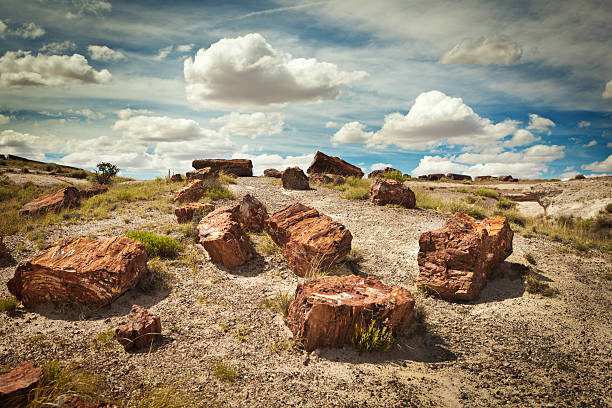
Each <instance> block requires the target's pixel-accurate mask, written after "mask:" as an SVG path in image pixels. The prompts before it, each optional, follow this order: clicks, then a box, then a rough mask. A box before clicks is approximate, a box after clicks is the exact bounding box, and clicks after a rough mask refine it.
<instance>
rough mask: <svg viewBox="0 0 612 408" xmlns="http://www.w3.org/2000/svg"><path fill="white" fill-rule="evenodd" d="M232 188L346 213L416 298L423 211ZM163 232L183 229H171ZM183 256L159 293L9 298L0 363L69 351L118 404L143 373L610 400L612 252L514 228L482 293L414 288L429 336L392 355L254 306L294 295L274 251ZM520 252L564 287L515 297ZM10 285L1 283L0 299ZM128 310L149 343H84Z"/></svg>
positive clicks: (102, 231)
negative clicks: (326, 344) (68, 307)
mask: <svg viewBox="0 0 612 408" xmlns="http://www.w3.org/2000/svg"><path fill="white" fill-rule="evenodd" d="M496 187H497V185H496ZM231 188H232V190H233V191H234V192H235V194H236V197H237V198H239V197H241V196H242V195H243V194H245V193H251V194H253V195H254V196H256V197H257V198H259V199H260V200H261V201H262V202H264V203H265V204H266V205H267V206H268V207H269V210H270V211H275V210H278V209H280V208H282V207H283V206H285V205H288V204H290V203H292V202H294V201H300V202H302V203H304V204H306V205H311V206H314V207H316V208H317V209H318V210H319V211H321V212H323V213H325V214H327V215H329V216H331V217H332V218H334V219H335V220H337V221H340V222H342V223H344V224H345V225H346V226H347V227H348V228H349V229H350V231H351V232H352V234H353V237H354V239H353V246H354V247H358V248H360V249H362V250H363V251H364V252H365V253H366V256H367V258H366V260H365V261H364V262H363V263H362V265H361V273H363V274H369V275H374V276H376V277H378V278H379V279H381V280H382V281H383V282H384V283H386V284H389V285H401V286H404V287H406V288H408V289H409V290H410V291H411V292H413V293H415V292H416V290H415V286H414V280H415V277H416V275H417V273H418V267H417V263H416V255H417V252H418V238H419V235H420V234H421V233H422V232H423V231H426V230H430V229H434V228H438V227H440V226H442V225H443V223H444V217H443V216H442V215H441V214H439V213H437V212H435V211H432V210H420V209H413V210H406V209H399V208H390V207H377V206H375V205H373V204H371V203H369V202H364V201H348V200H344V199H341V198H340V197H339V196H338V193H337V192H335V191H332V190H327V189H317V190H310V191H286V190H283V189H282V188H281V187H280V186H278V185H274V184H271V183H270V181H269V180H268V179H265V178H241V179H239V184H238V185H235V186H231ZM126 217H128V218H129V220H130V221H129V224H126V222H125V220H124V218H126ZM173 222H174V217H173V216H172V215H171V214H160V213H157V212H155V211H152V212H149V213H146V214H145V215H144V216H140V215H136V214H121V215H120V216H117V217H116V218H114V219H109V220H103V221H98V222H92V223H86V224H80V225H66V226H63V227H62V228H57V229H55V230H52V231H51V230H50V231H49V237H48V240H50V241H51V240H54V239H57V238H60V237H66V236H70V235H75V234H81V235H88V234H91V233H93V234H95V235H97V236H98V237H100V238H103V237H108V236H112V235H118V234H122V233H123V232H124V231H126V230H128V229H136V228H148V229H150V230H154V231H158V232H161V231H159V230H156V228H157V227H155V226H156V225H159V226H160V227H159V228H163V227H161V226H162V225H165V224H168V223H173ZM164 233H165V232H164ZM171 235H173V236H175V237H176V238H180V237H181V236H182V233H180V232H179V230H178V229H176V230H174V231H172V232H171ZM253 239H254V240H255V241H257V240H259V239H261V237H258V236H254V237H253ZM6 241H7V244H8V246H9V248H11V249H12V253H13V256H14V258H15V260H16V261H22V260H24V259H27V258H29V257H31V256H32V255H33V254H34V250H33V248H34V247H33V244H32V243H29V241H27V239H25V238H24V237H23V236H21V235H16V236H12V237H9V238H8V239H7V240H6ZM18 247H20V248H21V250H20V251H17V250H16V248H18ZM192 251H195V252H196V253H197V263H198V267H197V272H196V273H193V272H192V271H191V270H190V267H189V266H188V265H187V264H186V263H185V262H183V261H182V260H181V259H177V260H173V261H170V262H168V269H169V270H170V271H172V272H173V273H174V274H175V276H176V281H175V282H174V286H173V288H172V290H171V291H169V292H164V293H159V292H158V293H154V294H145V293H142V292H139V291H138V290H133V291H130V292H128V293H126V294H125V295H123V296H122V297H120V298H119V299H118V300H117V301H116V302H115V303H113V305H111V306H110V307H108V308H104V309H100V310H96V311H83V312H82V313H76V312H73V311H55V310H51V309H44V308H43V309H38V310H26V309H24V308H23V307H20V308H19V309H18V311H17V313H16V314H15V315H13V316H8V315H6V314H0V362H1V363H2V364H9V365H16V364H17V363H18V362H20V361H21V360H24V359H32V360H34V361H41V360H44V359H48V358H55V359H60V360H62V361H73V362H76V363H77V364H79V365H80V366H81V367H83V368H85V369H88V370H90V371H91V372H95V373H98V374H101V375H103V376H104V377H105V378H106V380H107V382H108V384H109V387H110V388H111V389H112V393H113V395H114V396H115V397H117V398H120V397H123V396H126V395H130V393H133V392H136V390H137V389H138V388H139V386H140V384H141V383H142V382H145V383H151V384H160V383H167V382H170V381H174V380H177V379H178V380H182V381H183V385H182V387H183V388H184V389H185V390H187V391H189V392H197V393H199V394H200V395H202V406H207V405H209V404H211V405H221V406H235V407H239V406H253V407H270V406H304V407H400V406H401V407H423V406H440V407H443V406H444V407H458V406H470V407H489V406H525V407H533V406H546V407H560V406H588V407H598V406H601V407H603V406H610V405H612V395H611V393H610V389H612V387H611V384H612V370H611V369H610V368H611V367H610V365H611V363H612V358H611V356H612V346H611V343H610V339H611V338H612V326H611V324H610V323H611V322H612V292H611V290H612V282H611V281H610V280H607V279H606V278H607V277H609V276H610V273H611V272H612V268H611V265H612V263H611V262H610V257H609V256H608V255H605V254H602V253H599V252H597V251H590V252H589V253H588V255H586V256H579V255H577V254H575V253H573V252H572V251H570V250H568V249H567V248H565V247H563V246H562V245H561V244H558V243H553V242H550V241H545V240H542V239H539V238H524V237H521V236H518V235H516V236H515V239H514V253H513V254H512V255H511V256H510V257H509V258H508V259H507V262H505V263H504V264H502V265H501V266H500V268H499V270H498V271H497V274H496V275H497V278H496V279H494V280H491V281H490V282H489V283H488V285H487V287H486V288H485V290H484V291H483V293H482V295H481V297H480V299H479V300H477V301H473V302H461V303H459V302H447V301H444V300H440V299H435V298H424V299H421V298H419V299H418V302H419V303H421V304H422V305H423V306H424V308H425V310H426V311H427V320H426V322H427V325H426V330H425V331H413V332H411V333H410V334H409V335H408V336H406V337H404V338H400V339H399V344H398V346H397V347H396V348H395V349H393V350H392V351H390V352H387V353H371V354H368V353H364V354H360V353H358V352H357V351H355V350H354V349H353V348H352V347H348V346H347V347H345V348H343V349H333V350H332V349H324V350H316V351H314V352H312V353H307V352H305V351H304V350H301V349H299V347H294V346H293V345H292V342H291V333H290V332H289V331H288V329H287V328H286V326H285V324H284V322H283V319H282V317H281V316H280V315H279V314H276V313H274V312H271V311H269V310H267V309H265V308H263V307H261V302H262V300H263V299H264V298H267V297H272V296H274V295H275V294H277V293H278V292H279V291H280V292H287V291H290V292H293V291H294V290H295V287H296V285H297V282H298V278H297V277H296V276H295V275H294V274H293V273H292V272H291V271H290V270H289V269H288V268H287V265H286V263H285V262H284V260H283V259H282V256H280V255H278V254H275V255H265V256H264V255H258V256H256V257H255V259H254V260H252V261H251V262H249V263H248V264H246V265H244V266H242V267H240V268H238V269H237V270H234V271H228V270H225V269H224V268H220V267H218V266H217V265H214V264H212V263H211V262H210V261H209V260H208V258H207V255H206V254H205V252H204V251H203V249H202V248H201V247H200V246H199V245H195V244H188V245H187V247H186V249H185V253H190V252H192ZM527 253H530V254H532V255H533V256H534V257H535V259H536V261H537V268H538V273H539V274H540V275H541V277H542V278H543V279H544V280H546V281H548V282H549V283H550V285H551V286H553V287H555V288H557V289H558V290H559V291H560V294H559V295H558V296H557V297H555V298H543V297H540V296H538V295H533V294H529V293H527V292H525V290H524V285H523V282H522V280H521V279H520V278H519V276H518V273H517V272H516V269H517V268H516V267H513V266H512V265H513V263H519V264H525V263H526V261H525V260H524V258H523V256H524V255H525V254H527ZM14 268H15V265H7V266H5V267H3V268H2V269H0V281H1V282H6V281H8V279H10V277H12V275H13V271H14ZM8 294H9V293H8V291H7V288H6V286H5V285H2V286H0V297H3V296H7V295H8ZM132 304H139V305H142V306H145V307H148V308H149V309H150V311H152V312H154V313H158V314H160V315H161V319H162V325H163V327H164V336H163V338H162V339H161V340H160V341H158V342H156V343H155V345H154V347H153V349H152V350H151V352H150V353H149V352H148V350H141V351H137V352H124V351H123V349H122V348H121V347H120V346H119V345H118V344H115V343H112V344H111V347H110V348H109V349H108V350H106V351H98V350H95V349H94V348H93V347H92V345H91V341H92V339H94V338H95V337H96V335H97V334H98V333H101V332H103V331H106V330H108V329H111V328H114V327H115V326H116V325H117V324H118V323H120V322H121V321H122V319H123V317H124V316H125V315H127V313H128V312H129V309H130V307H131V305H132ZM36 336H37V337H36ZM218 359H223V360H224V361H226V362H230V363H231V364H233V365H234V366H235V367H237V368H238V369H239V372H240V376H239V379H238V380H237V381H236V382H234V383H228V382H224V381H221V380H219V379H217V378H216V377H215V375H214V373H213V371H212V370H211V365H212V364H213V363H214V362H215V361H217V360H218Z"/></svg>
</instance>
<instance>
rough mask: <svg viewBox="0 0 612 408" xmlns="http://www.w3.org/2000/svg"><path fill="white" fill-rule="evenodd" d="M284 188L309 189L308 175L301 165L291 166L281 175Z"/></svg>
mask: <svg viewBox="0 0 612 408" xmlns="http://www.w3.org/2000/svg"><path fill="white" fill-rule="evenodd" d="M281 180H282V182H283V188H286V189H287V190H308V189H309V188H310V185H309V184H308V177H306V174H304V172H303V171H302V169H300V168H299V167H289V168H287V169H285V171H283V174H282V176H281Z"/></svg>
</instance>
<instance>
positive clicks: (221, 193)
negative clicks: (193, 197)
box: [204, 186, 234, 200]
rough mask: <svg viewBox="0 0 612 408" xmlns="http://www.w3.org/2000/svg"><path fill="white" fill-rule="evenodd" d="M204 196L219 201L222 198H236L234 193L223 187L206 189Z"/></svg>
mask: <svg viewBox="0 0 612 408" xmlns="http://www.w3.org/2000/svg"><path fill="white" fill-rule="evenodd" d="M204 196H205V197H209V198H212V199H213V200H219V199H222V198H234V193H232V192H231V191H229V190H228V189H227V188H225V187H223V186H219V187H206V193H205V194H204Z"/></svg>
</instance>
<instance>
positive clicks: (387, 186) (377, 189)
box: [370, 178, 416, 208]
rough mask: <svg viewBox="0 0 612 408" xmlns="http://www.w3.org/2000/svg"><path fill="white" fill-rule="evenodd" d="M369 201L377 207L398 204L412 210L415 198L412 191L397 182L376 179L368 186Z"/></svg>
mask: <svg viewBox="0 0 612 408" xmlns="http://www.w3.org/2000/svg"><path fill="white" fill-rule="evenodd" d="M370 201H372V202H373V203H374V204H377V205H385V204H399V205H402V206H404V207H406V208H414V207H415V205H416V198H415V196H414V193H413V192H412V190H410V189H409V188H408V187H406V186H405V185H404V183H400V182H399V181H397V180H391V179H381V178H378V179H376V180H375V181H374V183H372V185H371V186H370Z"/></svg>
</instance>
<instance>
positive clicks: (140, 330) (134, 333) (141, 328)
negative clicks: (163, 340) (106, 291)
mask: <svg viewBox="0 0 612 408" xmlns="http://www.w3.org/2000/svg"><path fill="white" fill-rule="evenodd" d="M161 330H162V327H161V320H160V318H159V316H158V315H152V314H150V313H149V312H148V311H147V310H146V309H145V308H143V307H140V306H138V305H133V306H132V310H131V311H130V314H129V315H128V317H127V323H125V324H122V325H121V326H118V327H117V328H116V329H115V337H116V338H117V341H118V342H119V344H121V345H122V346H123V348H124V349H125V350H129V349H131V348H134V347H135V348H140V347H145V346H149V345H150V344H151V343H152V342H153V341H155V339H156V338H157V336H159V335H160V334H161Z"/></svg>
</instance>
